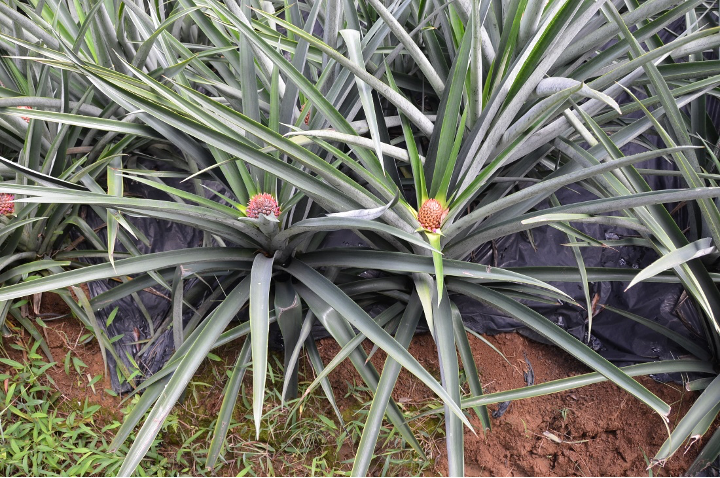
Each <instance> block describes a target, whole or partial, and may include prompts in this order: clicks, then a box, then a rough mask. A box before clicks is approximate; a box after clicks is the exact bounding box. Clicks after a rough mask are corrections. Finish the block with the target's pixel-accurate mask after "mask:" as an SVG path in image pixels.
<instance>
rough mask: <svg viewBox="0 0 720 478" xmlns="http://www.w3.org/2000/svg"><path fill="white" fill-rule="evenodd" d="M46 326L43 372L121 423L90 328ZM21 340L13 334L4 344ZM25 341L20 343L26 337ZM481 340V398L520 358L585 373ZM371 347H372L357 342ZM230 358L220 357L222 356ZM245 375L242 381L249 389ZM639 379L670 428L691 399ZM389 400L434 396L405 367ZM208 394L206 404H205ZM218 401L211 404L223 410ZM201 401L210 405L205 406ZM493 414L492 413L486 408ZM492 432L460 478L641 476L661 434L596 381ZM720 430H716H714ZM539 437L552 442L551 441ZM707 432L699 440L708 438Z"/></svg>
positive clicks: (644, 413) (330, 348)
mask: <svg viewBox="0 0 720 478" xmlns="http://www.w3.org/2000/svg"><path fill="white" fill-rule="evenodd" d="M51 311H52V312H54V313H65V312H67V309H66V307H65V304H64V303H63V302H62V300H61V299H60V298H59V297H57V296H55V295H53V294H45V296H44V297H43V307H42V312H43V313H45V314H47V313H50V312H51ZM46 323H47V327H46V328H45V329H44V331H43V333H44V334H45V337H46V340H47V342H48V344H49V346H50V349H51V351H52V353H53V356H54V359H55V361H56V362H58V364H57V365H56V366H55V367H53V368H51V369H50V371H49V373H50V375H51V377H52V378H53V380H54V381H55V383H56V384H57V386H58V389H59V391H60V392H61V393H62V394H63V397H64V399H65V400H75V401H78V402H84V401H85V400H86V399H87V400H88V401H89V402H90V403H95V404H100V405H102V407H103V408H104V409H105V411H106V412H107V413H108V414H109V415H107V416H108V419H109V418H114V419H117V420H122V413H121V412H120V410H121V409H122V408H123V405H121V404H120V399H119V398H118V397H113V396H111V395H110V394H108V393H106V392H105V391H104V390H105V389H109V388H110V381H109V379H108V377H107V376H106V374H105V371H104V367H103V362H102V358H101V355H100V351H99V348H98V345H97V342H96V341H95V340H92V341H90V342H89V343H88V344H86V345H82V344H81V343H80V340H79V339H80V337H82V336H84V335H85V334H86V333H87V332H88V331H87V330H85V329H84V327H83V326H82V324H80V322H79V321H78V320H77V319H75V318H72V317H68V318H63V319H58V320H53V321H47V322H46ZM8 339H10V340H20V339H19V338H18V337H13V336H11V337H10V338H6V340H8ZM27 339H28V338H27V336H26V337H25V340H27ZM487 339H488V340H489V341H490V342H491V343H492V344H493V345H494V346H495V347H497V348H498V349H499V350H500V351H501V352H502V353H503V354H504V355H505V356H506V358H507V360H508V361H509V363H508V362H507V361H505V359H503V358H502V357H501V356H500V355H498V354H497V353H496V352H495V351H493V350H492V349H491V348H490V347H488V346H487V345H486V344H485V343H483V342H482V341H480V340H478V339H476V338H475V337H470V344H471V347H472V350H473V354H474V357H475V360H476V363H477V365H478V369H479V370H480V373H481V379H482V383H483V387H484V389H485V391H486V392H497V391H502V390H508V389H512V388H518V387H522V386H524V385H525V381H524V377H523V372H524V371H525V370H526V369H527V365H526V362H525V356H527V359H528V361H529V362H530V364H531V365H532V367H533V369H534V373H535V383H543V382H546V381H549V380H554V379H559V378H564V377H568V376H572V375H577V374H581V373H586V372H588V371H589V370H588V369H587V368H586V367H585V366H583V365H582V364H580V363H579V362H577V361H576V360H574V359H573V358H572V357H570V356H569V355H567V354H566V353H565V352H563V351H562V350H560V349H558V348H556V347H553V346H548V345H543V344H539V343H537V342H534V341H531V340H528V339H527V338H525V337H523V336H521V335H519V334H515V333H512V334H503V335H498V336H494V337H487ZM364 346H365V349H366V351H368V352H369V351H370V350H371V345H370V344H369V343H366V344H364ZM318 348H319V350H320V353H321V356H322V358H323V361H324V363H328V362H329V361H330V360H331V359H332V357H334V355H335V354H336V353H337V352H338V351H339V347H338V346H337V344H336V343H334V342H333V341H332V340H329V339H324V340H321V341H319V342H318ZM6 351H7V352H8V353H9V354H10V355H11V356H14V358H15V359H16V360H18V359H21V358H22V354H21V353H20V352H18V351H17V350H12V349H9V348H7V347H6ZM69 352H70V353H71V354H72V356H75V357H78V358H79V359H80V360H82V362H83V363H84V364H85V365H87V367H86V368H83V376H81V377H78V376H77V374H70V375H68V374H66V373H65V370H64V363H63V362H64V359H65V357H66V355H67V354H68V353H69ZM216 352H218V353H219V354H220V355H221V357H222V358H227V359H229V362H228V363H230V364H232V360H233V359H234V357H235V356H236V354H237V349H236V347H231V348H228V347H223V349H222V350H220V351H216ZM410 352H411V353H412V354H413V355H414V356H415V357H417V359H418V361H419V362H420V363H421V364H422V365H423V366H424V367H426V368H427V369H428V370H430V371H431V373H433V374H434V375H437V376H438V377H439V371H438V370H439V367H438V360H437V354H436V351H435V346H434V343H433V341H432V338H431V337H430V336H429V335H428V334H423V335H418V336H416V337H415V338H414V339H413V342H412V344H411V347H410ZM225 355H227V357H225ZM371 361H372V363H373V364H374V365H375V367H376V368H377V369H378V370H381V369H382V364H383V363H384V361H385V354H384V353H383V352H382V351H378V352H377V353H375V354H374V355H373V357H372V359H371ZM97 375H102V376H103V378H102V379H101V380H100V381H99V382H97V383H95V391H93V390H92V389H91V387H89V386H88V385H87V384H88V382H89V380H90V379H91V378H92V377H95V376H97ZM249 375H250V374H248V376H246V378H245V381H247V382H248V384H249V383H250V380H251V378H250V376H249ZM330 380H331V383H332V386H333V389H334V391H335V396H336V398H337V399H338V405H339V406H340V408H341V409H345V410H348V409H352V408H353V407H357V399H356V398H354V397H353V395H352V394H348V387H349V384H353V383H356V384H360V383H361V381H360V378H359V376H358V375H357V373H356V371H355V369H354V368H353V367H352V365H351V364H350V363H349V362H348V361H346V362H345V363H343V364H341V366H340V367H338V369H336V370H335V371H334V372H333V373H332V374H330ZM640 382H641V383H642V384H643V385H645V386H646V387H647V388H649V389H650V390H651V391H652V392H653V393H655V394H656V395H658V396H659V397H660V398H661V399H663V400H664V401H665V402H667V403H668V404H670V405H671V406H672V413H671V415H670V427H671V428H673V427H674V426H675V424H676V423H677V421H678V420H679V418H680V417H682V415H683V414H684V413H685V412H686V411H687V410H688V408H689V407H690V405H692V403H693V401H694V399H695V398H696V395H697V394H696V393H694V392H687V391H685V390H684V388H683V387H682V386H681V385H679V384H673V383H669V384H662V383H658V382H655V381H653V380H652V379H649V378H641V379H640ZM219 385H220V386H218V387H214V388H213V390H214V391H213V392H212V393H215V394H221V393H222V385H221V384H219ZM393 397H394V398H395V400H396V401H397V402H398V403H399V404H400V405H401V406H402V407H407V408H410V409H413V410H415V409H419V408H422V406H423V405H427V404H428V402H430V401H434V400H435V397H434V396H433V394H432V392H430V390H429V389H427V388H426V387H425V386H424V385H422V384H421V383H419V382H418V381H417V380H416V379H414V378H413V377H412V376H411V375H410V374H409V373H408V372H407V371H405V370H403V371H402V373H401V375H400V378H399V380H398V383H397V386H396V389H395V391H394V393H393ZM212 399H213V397H206V398H205V400H208V401H210V400H212ZM221 400H222V399H221V397H220V396H217V397H214V402H217V403H220V402H221ZM206 403H208V402H206ZM489 408H490V411H491V412H493V411H495V410H496V408H497V406H496V405H492V406H490V407H489ZM491 420H492V426H493V428H492V430H491V431H489V432H486V433H484V434H483V433H481V432H480V430H481V426H480V421H479V419H478V418H477V417H476V416H474V415H472V419H471V421H472V424H473V426H474V427H475V430H477V431H478V435H477V436H476V435H474V434H473V433H472V432H471V431H469V430H468V431H466V433H465V460H466V473H467V475H469V476H647V475H648V471H647V470H646V457H647V458H650V457H652V456H653V455H654V453H655V452H656V451H657V450H658V448H659V447H660V445H661V444H662V443H663V441H664V440H665V438H666V437H667V430H666V428H665V426H664V424H663V422H662V420H661V418H660V417H659V416H658V415H657V414H655V413H654V412H653V411H652V410H651V409H649V408H648V407H646V406H645V405H643V404H641V403H640V402H639V401H637V400H636V399H634V398H633V397H631V396H630V395H628V394H627V393H626V392H624V391H622V390H621V389H619V388H618V387H616V386H614V385H612V384H608V383H601V384H595V385H591V386H588V387H585V388H581V389H577V390H572V391H567V392H563V393H559V394H555V395H549V396H544V397H537V398H531V399H526V400H520V401H515V402H512V403H511V404H510V406H509V408H508V409H507V411H506V412H505V413H504V414H503V415H502V416H501V417H499V418H492V419H491ZM715 426H717V424H716V425H714V426H713V428H714V427H715ZM544 432H550V433H551V434H552V435H553V436H555V437H557V438H559V439H560V440H561V441H562V443H557V442H555V441H553V440H552V439H550V438H548V437H547V436H545V435H543V433H544ZM709 435H710V434H708V435H706V436H708V437H709ZM703 444H704V440H700V442H698V443H695V444H693V445H692V446H690V447H689V448H688V449H687V450H683V451H685V452H684V453H682V451H681V452H679V453H678V454H677V455H676V456H674V457H673V458H672V459H671V460H669V461H668V462H667V464H666V465H665V467H664V468H657V467H655V468H654V469H653V474H654V476H678V475H681V474H682V473H683V472H684V471H685V470H686V469H687V468H688V466H689V465H690V464H691V463H692V461H693V460H694V459H695V457H696V456H697V453H698V452H699V450H700V449H701V447H702V445H703ZM356 445H357V444H348V446H343V448H342V450H341V454H343V456H342V457H340V459H342V460H345V459H348V458H352V456H353V452H352V450H353V449H354V447H355V446H356ZM427 451H428V452H429V453H428V454H429V455H430V457H431V458H433V459H435V468H434V469H431V470H430V471H429V474H431V475H436V474H437V475H445V474H446V472H447V462H446V458H445V455H444V440H443V439H441V438H440V439H434V441H432V442H431V443H430V445H429V446H428V450H427Z"/></svg>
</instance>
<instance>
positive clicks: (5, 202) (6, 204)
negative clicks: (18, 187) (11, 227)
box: [0, 193, 15, 216]
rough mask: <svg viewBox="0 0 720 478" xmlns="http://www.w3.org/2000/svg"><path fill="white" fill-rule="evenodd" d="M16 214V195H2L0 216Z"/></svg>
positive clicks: (0, 194) (0, 196) (0, 197)
mask: <svg viewBox="0 0 720 478" xmlns="http://www.w3.org/2000/svg"><path fill="white" fill-rule="evenodd" d="M14 213H15V195H14V194H9V193H0V214H2V215H3V216H11V215H13V214H14Z"/></svg>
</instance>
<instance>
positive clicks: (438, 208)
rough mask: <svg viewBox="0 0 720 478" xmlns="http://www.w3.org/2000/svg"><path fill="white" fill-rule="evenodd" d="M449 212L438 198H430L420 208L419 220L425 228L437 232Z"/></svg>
mask: <svg viewBox="0 0 720 478" xmlns="http://www.w3.org/2000/svg"><path fill="white" fill-rule="evenodd" d="M447 213H448V211H447V209H443V207H442V204H440V202H439V201H438V200H437V199H428V200H427V201H425V202H424V203H423V205H422V206H420V209H419V210H418V222H419V223H420V225H421V226H422V227H423V228H424V229H427V230H428V231H431V232H435V233H437V232H440V225H441V224H442V222H443V219H445V216H446V215H447Z"/></svg>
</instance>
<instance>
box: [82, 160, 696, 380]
mask: <svg viewBox="0 0 720 478" xmlns="http://www.w3.org/2000/svg"><path fill="white" fill-rule="evenodd" d="M628 154H630V153H628ZM645 166H647V167H654V168H660V167H670V165H669V163H667V162H666V161H665V160H663V159H656V160H653V161H652V162H651V164H648V165H645ZM677 181H678V179H677V178H671V177H657V178H655V181H653V182H654V184H653V187H654V188H670V187H676V186H678V184H676V183H677ZM168 183H169V184H170V185H172V186H175V187H181V188H189V187H190V185H188V184H187V183H179V181H168ZM127 187H128V189H129V190H130V192H131V193H132V194H133V195H134V196H141V197H146V198H157V199H167V197H166V196H165V194H164V193H162V192H160V191H158V190H156V189H154V188H151V187H147V186H145V185H142V184H138V183H135V182H132V181H129V182H128V184H127ZM557 196H558V199H559V200H560V202H561V203H563V204H565V203H567V202H570V201H580V200H585V199H591V196H590V195H589V193H581V194H578V189H574V188H573V189H565V190H563V191H559V192H558V194H557ZM538 207H540V208H542V207H547V204H545V206H543V204H542V203H541V204H540V205H538ZM128 219H129V220H130V221H131V222H132V223H133V224H135V225H136V226H137V227H138V228H139V229H140V230H141V231H142V232H143V233H144V234H145V235H146V236H147V238H148V239H149V242H150V244H151V246H150V247H148V246H146V245H143V244H139V246H138V247H139V249H140V250H141V252H143V253H149V252H160V251H168V250H174V249H182V248H188V247H199V246H201V244H202V240H203V233H202V231H198V230H196V229H194V228H192V227H189V226H184V225H180V224H175V223H171V222H168V221H163V220H156V219H150V218H135V217H129V218H128ZM87 220H88V222H89V224H90V225H91V227H98V226H100V225H102V224H103V222H104V218H100V217H98V216H97V215H95V214H94V213H92V212H91V211H90V213H89V214H88V219H87ZM680 220H681V221H682V220H683V218H682V217H680ZM573 226H574V227H577V228H578V229H580V230H581V231H583V232H584V233H586V234H588V235H590V236H592V237H595V238H598V239H620V238H624V237H628V236H634V235H636V234H635V233H634V231H629V230H624V229H616V228H610V227H606V226H601V225H594V224H593V225H583V224H573ZM530 234H532V241H531V239H530V235H529V233H527V232H523V233H518V234H514V235H511V236H507V237H504V238H501V239H499V240H498V241H496V242H495V245H494V246H495V247H494V248H493V245H492V244H484V245H482V246H481V247H480V248H479V249H478V250H476V251H475V252H474V253H473V255H472V257H473V260H474V261H475V262H478V263H481V264H487V265H492V266H497V267H502V268H511V267H523V266H570V267H576V266H577V263H576V262H575V257H574V255H573V253H572V250H571V248H569V247H567V246H563V244H565V243H567V242H568V238H567V235H566V234H565V233H563V232H561V231H559V230H557V229H554V228H552V227H549V226H543V227H540V228H536V229H533V230H531V231H530ZM323 246H324V247H338V246H343V247H362V246H363V243H362V241H361V240H360V239H359V238H358V237H357V236H354V235H353V234H352V233H351V232H343V231H340V232H335V233H332V234H330V235H328V237H327V238H326V240H325V241H324V244H323ZM117 250H118V251H123V250H124V249H123V247H122V246H121V245H118V247H117ZM581 251H582V255H583V258H584V261H585V265H586V267H624V268H629V269H635V270H639V269H641V268H644V267H645V266H647V265H648V264H650V263H651V262H652V261H653V260H655V259H656V257H657V256H656V255H655V253H654V252H653V251H652V250H650V249H648V248H640V247H618V248H616V249H615V248H599V247H584V248H581ZM166 279H167V280H168V281H170V280H171V279H172V276H171V275H169V276H168V277H166ZM193 283H194V281H193V280H187V281H186V283H185V290H186V291H187V290H188V289H189V287H190V286H192V284H193ZM117 284H118V283H117V282H116V281H107V280H106V281H96V282H92V283H90V284H89V285H88V286H89V289H90V293H91V295H92V296H97V295H98V294H100V293H103V292H105V291H107V290H109V289H110V288H112V287H115V286H116V285H117ZM553 285H555V286H556V287H558V288H560V289H562V290H563V291H564V292H566V293H567V294H568V295H570V296H571V297H573V298H574V299H575V300H576V301H578V302H579V303H580V304H584V303H585V297H584V292H583V289H582V286H581V284H580V283H553ZM626 286H627V284H624V283H618V282H612V283H611V282H597V283H592V284H591V298H593V300H594V301H595V302H596V303H597V304H603V305H610V306H613V307H615V308H618V309H622V310H626V311H628V312H631V313H634V314H637V315H640V316H642V317H645V318H647V319H650V320H653V321H655V322H657V323H659V324H661V325H664V326H666V327H669V328H670V329H672V330H674V331H676V332H678V333H680V334H682V335H685V336H687V337H692V338H693V339H695V340H701V339H699V338H698V337H697V336H696V334H695V333H694V331H699V330H701V329H700V323H699V317H698V315H697V313H696V311H695V309H694V308H693V307H692V305H691V301H690V300H685V301H683V300H682V299H683V297H682V296H683V289H682V287H681V286H680V285H678V284H658V283H640V284H638V285H636V286H635V287H633V288H632V289H630V290H628V291H624V288H625V287H626ZM210 291H211V288H210V287H208V289H207V292H208V293H210ZM137 295H138V297H139V299H140V300H141V301H142V303H143V306H144V308H145V311H143V309H142V308H141V307H139V306H138V303H137V301H136V300H134V299H133V298H132V297H127V298H125V299H122V300H120V301H118V302H117V303H114V304H112V305H110V306H108V307H105V308H103V309H101V310H100V311H99V312H98V318H99V319H100V320H99V322H100V323H101V324H105V319H107V317H108V314H109V313H110V312H111V311H112V310H113V309H114V308H115V307H119V313H118V315H117V317H116V318H115V320H114V321H113V322H112V324H111V325H110V326H109V327H108V330H107V334H108V336H109V337H115V336H118V335H122V336H123V338H121V339H120V340H119V341H118V342H116V343H115V344H114V345H115V347H116V350H117V352H118V355H119V357H120V358H121V360H123V361H124V362H125V365H126V366H128V367H130V366H131V363H130V360H129V358H128V356H130V357H132V358H133V360H134V361H135V362H136V363H137V364H138V366H139V367H140V369H141V372H142V374H143V375H145V376H149V375H152V374H153V373H154V372H156V371H157V370H159V369H160V368H161V367H162V366H163V365H164V364H165V362H166V361H167V359H168V358H169V357H170V356H171V355H172V353H173V339H172V330H171V329H170V327H169V324H170V315H171V302H170V297H169V296H170V292H169V291H167V290H165V289H163V288H161V287H159V286H155V287H154V289H146V290H144V291H141V292H139V293H138V294H137ZM206 295H207V294H206ZM204 297H205V296H202V297H195V298H194V300H195V302H196V304H194V305H199V303H201V302H202V300H203V299H204ZM188 299H189V298H188ZM453 300H454V301H455V302H456V303H457V305H458V307H459V309H460V311H461V313H462V315H463V319H464V321H465V323H466V324H467V326H468V327H469V328H470V329H472V330H474V331H476V332H478V333H482V334H497V333H502V332H510V331H514V330H520V331H521V332H522V333H525V334H528V335H529V336H531V337H533V338H535V339H538V340H543V339H542V338H541V337H538V336H536V335H535V334H533V333H532V332H531V331H530V330H528V329H525V328H523V326H522V324H521V323H519V322H517V321H516V320H513V319H511V318H508V317H505V316H503V315H502V314H500V313H499V312H497V311H495V310H493V309H492V308H490V307H488V306H485V305H483V304H481V303H479V302H477V301H475V300H472V299H469V298H467V297H462V296H453ZM527 305H529V306H531V307H532V308H533V309H535V310H537V311H538V312H540V313H541V314H542V315H544V316H545V317H547V318H549V319H550V320H552V321H553V322H555V323H556V324H558V325H559V326H560V327H562V328H564V329H565V330H567V331H568V332H569V333H571V334H572V335H574V336H575V337H577V338H578V339H580V340H585V341H587V331H588V323H587V322H588V320H587V312H586V310H585V309H583V308H581V307H578V306H575V305H572V304H562V305H548V304H540V303H536V302H528V303H527ZM145 312H146V313H147V314H146V313H145ZM191 313H192V311H188V312H187V313H186V316H185V320H186V321H187V320H188V319H189V316H190V315H191ZM151 322H152V329H153V330H151V327H150V323H151ZM151 332H154V333H155V335H156V336H157V338H156V340H155V342H154V344H153V345H152V347H149V348H145V347H144V342H143V341H146V340H147V339H149V338H150V337H151V336H152V334H151ZM272 335H273V337H272V339H271V345H272V346H274V347H276V348H280V347H282V341H281V339H280V337H279V332H278V330H277V329H273V331H272ZM324 335H327V334H326V333H325V331H324V330H322V328H321V326H317V327H316V329H315V330H314V336H315V337H316V338H319V337H321V336H324ZM588 343H589V344H590V346H591V347H593V349H595V350H596V351H597V352H598V353H600V354H601V355H602V356H604V357H606V358H607V359H609V360H611V361H613V362H615V363H618V364H628V363H637V362H645V361H652V360H658V359H668V358H673V357H678V356H680V355H683V354H684V353H685V352H684V351H683V349H681V348H680V347H678V346H677V345H676V344H675V343H673V342H672V341H670V340H669V339H667V338H666V337H664V336H663V335H661V334H658V333H656V332H654V331H652V330H651V329H648V328H647V327H645V326H643V325H641V324H638V323H636V322H634V321H632V320H629V319H627V318H625V317H622V316H620V315H618V314H615V313H613V312H610V311H608V310H603V309H602V308H601V307H596V314H595V316H594V317H593V324H592V335H591V336H590V339H589V342H588ZM110 365H111V367H112V366H113V365H114V364H112V363H111V364H110ZM111 370H112V368H111ZM111 378H112V382H113V388H114V389H115V390H116V391H118V392H123V391H127V390H128V387H127V384H124V385H121V384H120V382H119V380H118V378H117V376H115V374H111Z"/></svg>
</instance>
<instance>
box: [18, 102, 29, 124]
mask: <svg viewBox="0 0 720 478" xmlns="http://www.w3.org/2000/svg"><path fill="white" fill-rule="evenodd" d="M18 108H20V109H23V110H31V109H32V108H31V107H30V106H18ZM20 118H21V119H24V120H25V122H26V123H29V122H30V118H28V117H27V116H21V117H20Z"/></svg>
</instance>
